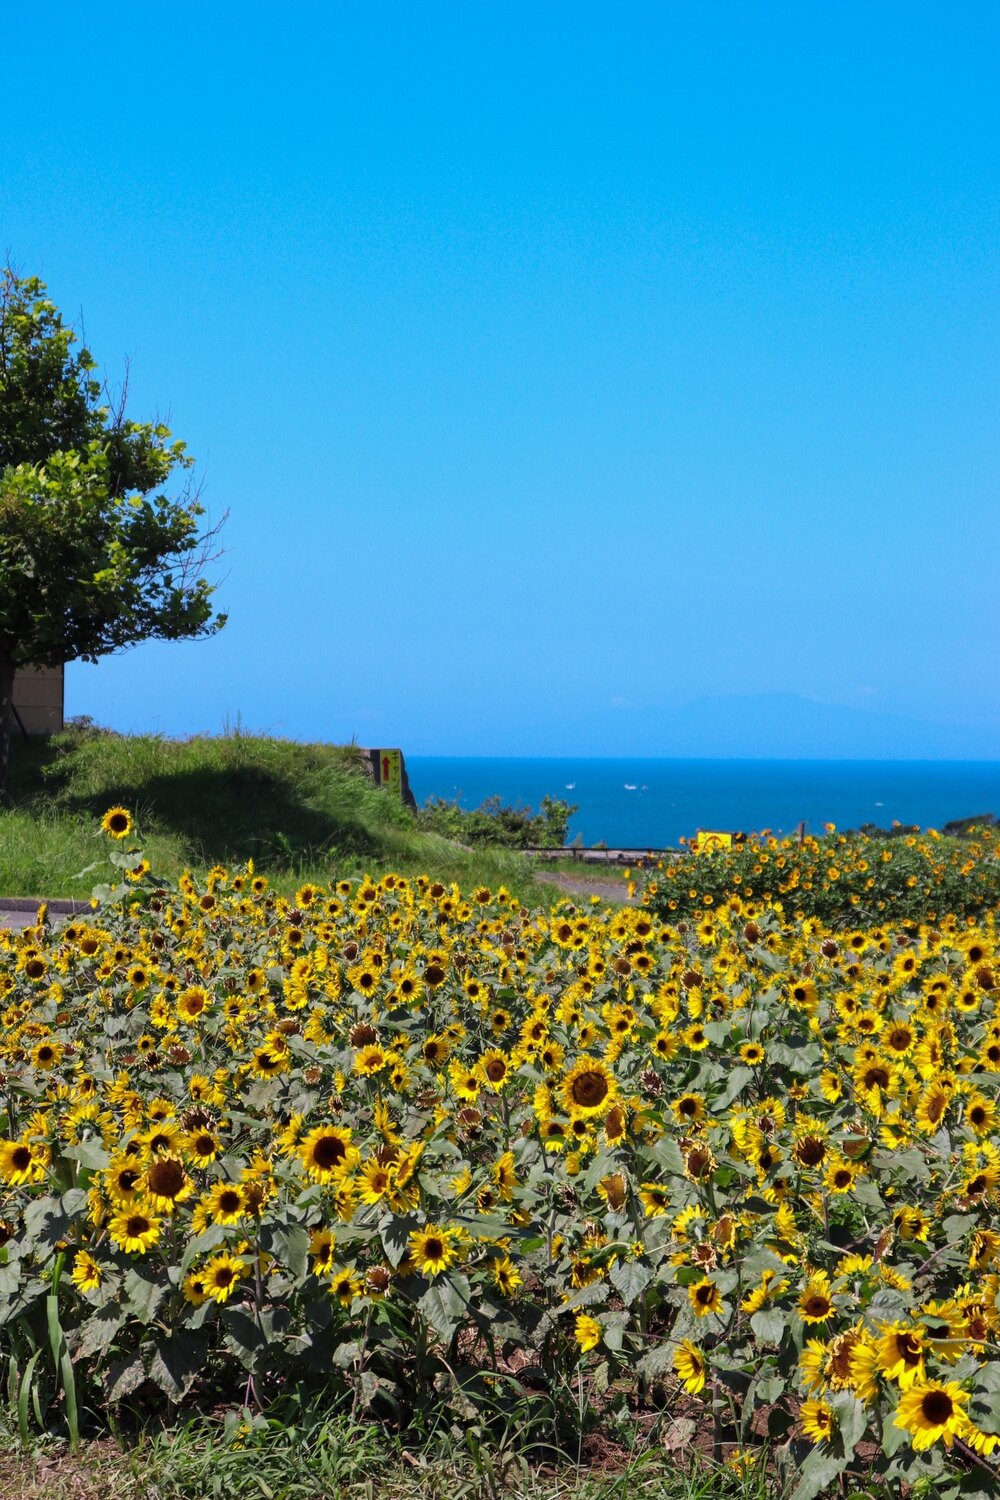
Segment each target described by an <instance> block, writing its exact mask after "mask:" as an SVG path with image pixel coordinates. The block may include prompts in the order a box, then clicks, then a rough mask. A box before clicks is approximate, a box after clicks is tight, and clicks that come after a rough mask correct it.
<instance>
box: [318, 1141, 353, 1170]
mask: <svg viewBox="0 0 1000 1500" xmlns="http://www.w3.org/2000/svg"><path fill="white" fill-rule="evenodd" d="M346 1155H347V1150H346V1147H345V1146H344V1143H343V1141H342V1140H340V1139H339V1137H338V1136H335V1135H324V1136H321V1137H320V1139H319V1140H318V1141H317V1142H316V1144H315V1146H314V1147H313V1160H314V1161H315V1163H316V1165H317V1166H318V1167H322V1168H323V1169H324V1170H325V1171H328V1170H329V1169H330V1167H336V1166H338V1165H339V1164H340V1162H342V1161H343V1160H344V1157H345V1156H346Z"/></svg>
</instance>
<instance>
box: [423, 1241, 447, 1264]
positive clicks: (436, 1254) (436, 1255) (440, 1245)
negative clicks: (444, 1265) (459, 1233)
mask: <svg viewBox="0 0 1000 1500" xmlns="http://www.w3.org/2000/svg"><path fill="white" fill-rule="evenodd" d="M443 1254H444V1242H443V1241H442V1240H438V1239H430V1240H425V1241H424V1255H425V1256H426V1257H427V1259H428V1260H440V1259H441V1257H442V1255H443Z"/></svg>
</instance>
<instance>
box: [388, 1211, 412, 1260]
mask: <svg viewBox="0 0 1000 1500" xmlns="http://www.w3.org/2000/svg"><path fill="white" fill-rule="evenodd" d="M416 1227H417V1219H416V1215H415V1214H388V1215H386V1217H385V1218H384V1219H383V1220H382V1222H381V1223H380V1224H379V1235H380V1237H381V1240H382V1248H383V1250H384V1251H385V1256H386V1260H387V1261H388V1262H389V1264H390V1265H391V1266H398V1265H399V1263H400V1261H401V1260H403V1258H404V1257H405V1255H406V1250H407V1245H408V1243H409V1239H410V1235H411V1234H412V1233H413V1231H414V1230H415V1229H416Z"/></svg>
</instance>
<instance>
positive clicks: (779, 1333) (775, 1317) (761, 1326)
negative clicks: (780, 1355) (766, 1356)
mask: <svg viewBox="0 0 1000 1500" xmlns="http://www.w3.org/2000/svg"><path fill="white" fill-rule="evenodd" d="M750 1327H751V1328H752V1329H753V1331H754V1333H755V1334H756V1335H757V1337H758V1338H759V1339H760V1341H761V1343H762V1344H780V1343H781V1340H782V1339H783V1338H784V1335H785V1329H786V1328H787V1327H788V1314H787V1313H783V1312H781V1311H780V1310H779V1309H778V1308H777V1307H763V1308H761V1310H760V1312H755V1313H754V1315H753V1317H752V1318H751V1319H750Z"/></svg>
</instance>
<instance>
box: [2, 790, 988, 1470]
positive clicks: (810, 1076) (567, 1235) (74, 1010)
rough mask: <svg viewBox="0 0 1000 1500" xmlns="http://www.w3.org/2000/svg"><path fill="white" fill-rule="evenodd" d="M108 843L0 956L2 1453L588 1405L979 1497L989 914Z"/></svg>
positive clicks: (749, 1455)
mask: <svg viewBox="0 0 1000 1500" xmlns="http://www.w3.org/2000/svg"><path fill="white" fill-rule="evenodd" d="M104 828H105V832H106V833H107V834H108V836H109V839H110V840H111V841H112V844H113V849H114V853H113V859H114V861H115V864H116V865H117V867H118V871H119V876H120V879H119V883H118V884H117V885H116V886H114V887H112V888H107V889H105V890H104V891H103V892H102V900H101V901H100V903H99V904H97V905H95V907H94V909H93V910H92V911H91V912H90V914H89V915H87V916H86V917H85V918H76V919H73V920H71V921H69V922H64V923H61V924H54V923H51V922H50V921H49V919H48V916H47V914H46V913H45V911H44V909H43V910H42V911H40V913H39V916H38V920H37V922H36V923H35V924H34V925H33V926H31V927H29V928H27V929H26V930H25V931H23V932H20V933H11V932H0V1006H2V1021H3V1031H2V1036H0V1085H2V1099H3V1112H4V1117H5V1118H4V1126H5V1129H4V1131H3V1137H4V1138H3V1140H2V1143H0V1181H2V1203H0V1238H2V1241H3V1245H2V1250H0V1358H2V1359H3V1360H4V1361H5V1365H4V1372H5V1376H6V1387H7V1396H8V1400H9V1402H10V1406H11V1409H12V1411H13V1412H14V1413H15V1414H16V1419H17V1422H18V1424H19V1425H20V1427H21V1430H22V1435H23V1436H24V1437H25V1440H27V1436H28V1434H29V1432H30V1430H31V1429H32V1428H33V1427H34V1426H35V1425H36V1424H53V1423H58V1424H61V1425H62V1426H63V1427H64V1428H65V1429H66V1430H67V1431H68V1433H69V1436H70V1439H71V1440H72V1441H74V1442H75V1441H76V1440H77V1439H78V1436H79V1431H80V1427H81V1422H82V1413H83V1412H84V1411H90V1412H93V1411H94V1410H95V1409H97V1408H99V1407H104V1408H113V1407H114V1406H115V1405H116V1404H120V1403H123V1402H127V1401H133V1402H136V1401H143V1400H145V1401H146V1402H150V1403H153V1402H159V1403H160V1404H162V1403H163V1400H164V1398H165V1399H166V1401H167V1402H169V1403H172V1404H174V1405H175V1406H177V1407H181V1406H183V1405H184V1404H185V1403H187V1404H188V1405H190V1404H191V1403H192V1402H193V1403H195V1405H196V1406H197V1405H199V1404H200V1405H201V1406H204V1405H206V1404H211V1403H212V1402H214V1401H216V1400H218V1399H219V1396H220V1393H222V1395H223V1396H225V1394H226V1393H227V1392H228V1393H230V1395H231V1393H233V1392H238V1393H239V1396H241V1397H242V1399H243V1400H244V1401H245V1402H246V1403H247V1404H250V1403H256V1404H257V1405H258V1406H265V1405H266V1403H267V1402H268V1400H269V1399H270V1398H271V1397H272V1396H273V1395H274V1394H275V1393H276V1392H277V1391H279V1390H280V1389H281V1388H282V1387H283V1386H284V1385H286V1384H288V1383H289V1382H292V1381H295V1380H297V1379H300V1378H301V1379H310V1380H314V1381H321V1382H324V1383H325V1388H327V1389H328V1390H329V1392H330V1398H331V1401H343V1402H345V1403H347V1404H348V1405H349V1407H350V1409H352V1410H353V1411H355V1412H356V1413H362V1412H367V1413H370V1414H371V1415H372V1416H373V1417H375V1418H377V1419H378V1420H380V1421H382V1422H384V1423H389V1424H392V1425H393V1426H394V1427H395V1428H396V1429H397V1430H399V1431H405V1430H407V1428H408V1427H410V1426H412V1424H413V1423H414V1420H415V1414H417V1413H419V1411H420V1410H421V1409H424V1408H426V1406H427V1404H428V1403H435V1404H436V1405H437V1406H438V1407H440V1408H447V1409H448V1410H449V1411H450V1412H451V1413H452V1414H453V1416H454V1419H455V1420H456V1421H459V1422H462V1421H468V1420H471V1419H472V1418H473V1417H474V1416H477V1415H481V1414H483V1413H486V1414H487V1415H488V1414H489V1413H490V1412H495V1411H497V1410H500V1409H501V1408H502V1407H503V1406H504V1404H505V1403H510V1402H511V1401H512V1400H513V1399H515V1397H516V1399H517V1400H518V1401H519V1402H522V1403H529V1404H530V1402H531V1401H532V1400H538V1401H543V1400H548V1401H551V1400H552V1399H554V1393H557V1392H559V1391H560V1390H564V1389H569V1390H570V1391H572V1390H573V1386H574V1383H576V1384H577V1385H578V1386H579V1387H580V1388H583V1386H584V1385H585V1388H586V1391H587V1393H588V1400H590V1401H592V1402H593V1403H595V1404H596V1405H597V1406H599V1407H601V1408H602V1409H603V1410H604V1411H605V1412H607V1413H609V1414H611V1415H614V1416H616V1419H617V1420H619V1421H620V1422H622V1423H633V1424H638V1423H640V1421H641V1420H642V1417H643V1414H644V1413H650V1412H652V1413H657V1412H669V1413H671V1415H672V1417H673V1418H675V1419H677V1420H681V1421H684V1422H688V1423H689V1424H690V1430H691V1432H692V1434H693V1439H694V1441H695V1442H696V1443H701V1444H704V1445H705V1446H706V1448H707V1450H709V1451H711V1452H712V1453H713V1454H714V1455H715V1456H716V1457H717V1458H726V1459H727V1460H728V1461H729V1462H731V1463H732V1464H734V1465H739V1464H752V1463H753V1462H754V1461H755V1455H756V1454H758V1453H760V1454H764V1453H766V1454H767V1459H766V1461H767V1462H768V1463H769V1464H771V1465H774V1466H775V1467H776V1470H777V1473H778V1475H779V1477H782V1478H783V1479H784V1480H785V1481H786V1482H787V1484H788V1487H789V1488H790V1489H791V1490H792V1491H793V1492H794V1495H795V1497H796V1500H811V1497H814V1496H817V1495H819V1494H821V1493H823V1492H824V1491H825V1490H826V1489H827V1488H828V1487H829V1486H831V1485H835V1484H836V1483H838V1481H839V1480H840V1479H841V1477H843V1479H844V1481H845V1483H846V1481H847V1478H848V1476H852V1477H853V1478H854V1479H855V1482H858V1481H859V1480H863V1481H864V1482H868V1481H869V1480H871V1479H878V1480H880V1481H883V1482H885V1483H886V1484H887V1485H889V1486H891V1487H893V1488H895V1489H897V1490H898V1488H899V1487H900V1486H902V1485H903V1484H908V1485H913V1486H916V1487H917V1493H921V1492H929V1493H934V1494H936V1495H940V1496H949V1497H950V1496H952V1495H954V1496H958V1495H967V1496H968V1495H974V1494H981V1495H984V1496H990V1495H995V1494H996V1492H997V1487H998V1484H1000V1463H998V1460H1000V1452H997V1450H998V1448H1000V1308H998V1293H1000V1212H998V1206H1000V1108H998V1099H997V1088H998V1082H1000V1078H998V1075H1000V1014H998V1012H997V1004H996V1001H997V995H998V986H1000V953H998V951H997V934H996V931H995V925H994V919H993V916H992V914H991V913H990V914H986V915H984V916H983V917H982V919H981V920H980V921H979V922H978V923H977V924H973V923H971V922H970V921H968V920H967V919H965V918H964V917H959V916H958V915H956V914H955V913H946V912H945V911H943V910H942V909H941V908H940V905H937V906H936V907H935V908H934V910H935V915H934V918H933V920H930V919H927V920H924V921H921V922H913V921H908V922H906V923H903V924H896V925H892V924H888V923H881V924H872V923H869V924H864V925H862V924H856V925H853V926H850V925H844V924H843V923H838V925H837V926H836V928H834V927H832V926H831V925H828V924H826V923H824V922H822V921H820V920H819V918H817V917H810V916H806V917H802V916H799V915H795V914H792V913H790V912H788V911H782V910H780V909H777V908H775V907H773V906H768V905H766V904H765V903H764V902H763V900H760V899H753V900H751V899H744V898H742V897H738V896H731V897H730V898H729V899H728V900H726V901H724V902H723V901H720V902H719V903H718V904H717V905H713V906H712V907H711V909H702V910H701V911H700V912H699V913H698V914H697V915H696V916H690V917H688V918H686V919H684V920H676V921H672V922H671V921H668V920H666V919H665V916H664V914H663V913H662V911H659V910H657V909H656V908H655V905H654V902H655V901H656V900H657V899H658V898H657V897H656V896H655V893H654V897H653V900H652V901H650V900H647V902H645V903H643V904H639V905H637V906H634V907H625V908H622V909H620V910H618V909H610V908H606V907H601V906H599V905H597V904H592V905H588V906H587V907H586V908H580V907H576V906H573V905H571V904H569V903H566V904H564V905H563V906H561V907H559V908H556V909H555V910H554V911H552V912H544V913H543V912H538V911H532V910H529V909H527V908H525V907H524V906H522V905H520V904H519V903H518V902H517V901H516V900H515V899H513V898H512V897H511V896H510V895H509V894H508V893H507V892H506V891H505V890H504V889H502V888H501V889H499V890H490V889H486V888H485V887H484V888H480V889H476V890H472V891H469V892H466V893H462V892H461V891H459V890H458V889H457V888H455V887H454V886H446V885H445V884H444V883H442V882H435V881H433V880H432V879H430V878H429V877H420V878H418V879H413V880H411V879H405V878H402V877H400V876H393V875H387V876H384V877H383V878H381V879H379V880H374V879H361V880H355V881H347V880H344V881H341V882H340V883H339V884H338V885H336V886H334V887H332V888H327V889H322V888H320V887H318V886H316V885H304V886H303V887H302V888H301V889H300V890H299V891H298V892H297V893H296V895H295V897H294V899H285V898H279V897H276V896H274V895H273V894H271V893H270V892H269V889H268V884H267V880H266V879H265V878H264V877H263V876H262V875H259V874H258V873H256V872H255V871H254V870H253V868H252V867H247V868H244V869H239V870H227V869H224V868H222V867H218V868H215V869H213V870H212V871H211V872H210V873H209V875H208V877H207V879H206V880H205V881H204V882H203V883H202V884H196V883H195V882H194V881H193V880H192V879H191V878H190V877H185V878H183V879H182V880H181V881H180V882H179V884H178V886H177V887H176V888H170V887H168V886H166V885H164V884H162V883H158V882H157V881H156V879H155V877H154V875H153V873H152V872H151V871H149V869H148V868H147V866H146V862H145V860H143V858H142V855H141V852H140V851H139V849H138V848H137V847H134V830H133V828H132V819H131V816H130V815H129V813H128V812H127V811H126V810H125V809H121V808H116V809H112V810H111V812H109V813H108V814H107V816H106V818H105V820H104ZM237 1399H239V1397H237ZM929 1487H930V1488H929Z"/></svg>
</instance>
